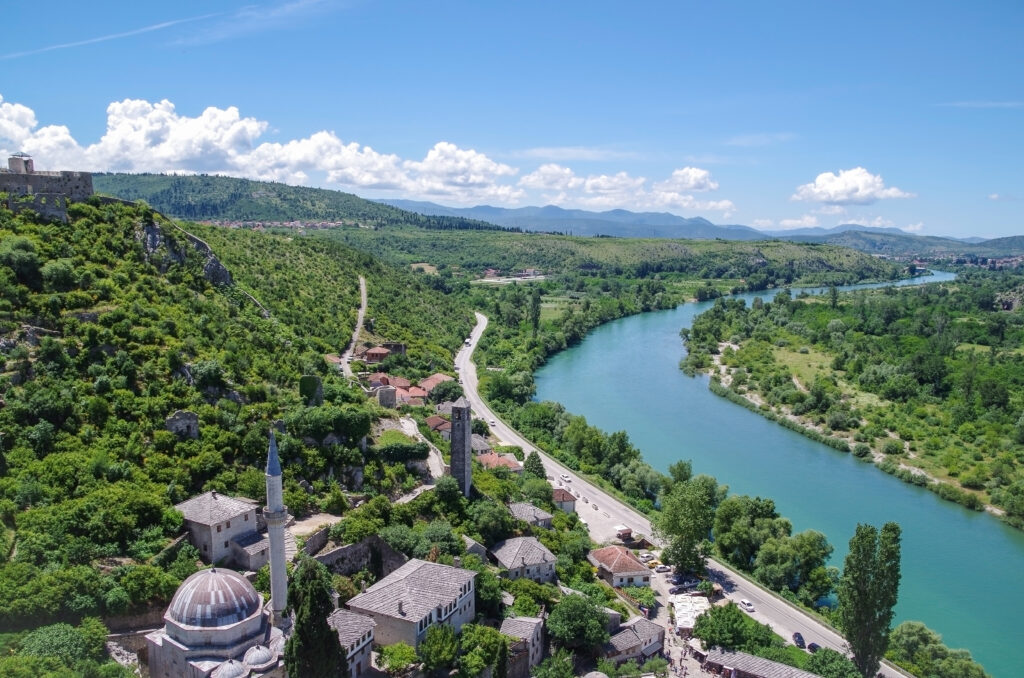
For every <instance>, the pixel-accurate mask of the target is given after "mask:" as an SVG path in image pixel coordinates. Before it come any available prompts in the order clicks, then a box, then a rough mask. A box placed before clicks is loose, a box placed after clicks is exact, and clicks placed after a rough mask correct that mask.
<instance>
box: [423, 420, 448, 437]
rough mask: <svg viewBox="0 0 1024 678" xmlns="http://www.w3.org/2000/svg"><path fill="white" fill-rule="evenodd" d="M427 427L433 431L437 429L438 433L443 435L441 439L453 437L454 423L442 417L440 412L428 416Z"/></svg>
mask: <svg viewBox="0 0 1024 678" xmlns="http://www.w3.org/2000/svg"><path fill="white" fill-rule="evenodd" d="M426 424H427V428H429V429H430V430H431V431H437V433H438V435H440V436H441V440H451V439H452V423H451V422H450V421H448V420H447V419H445V418H444V417H442V416H441V415H439V414H434V415H431V416H429V417H427V421H426Z"/></svg>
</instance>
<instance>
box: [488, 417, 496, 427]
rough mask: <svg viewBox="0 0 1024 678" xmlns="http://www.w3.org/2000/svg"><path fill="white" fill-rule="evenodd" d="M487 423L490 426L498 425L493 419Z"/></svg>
mask: <svg viewBox="0 0 1024 678" xmlns="http://www.w3.org/2000/svg"><path fill="white" fill-rule="evenodd" d="M489 423H490V425H491V426H497V425H498V422H496V421H494V420H493V419H491V421H490V422H489Z"/></svg>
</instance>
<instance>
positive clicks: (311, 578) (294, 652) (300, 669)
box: [284, 558, 349, 678]
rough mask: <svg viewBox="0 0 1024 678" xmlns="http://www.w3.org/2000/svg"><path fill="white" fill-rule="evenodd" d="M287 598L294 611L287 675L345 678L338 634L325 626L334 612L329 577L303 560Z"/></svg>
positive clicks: (317, 565) (286, 648)
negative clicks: (290, 601) (293, 626)
mask: <svg viewBox="0 0 1024 678" xmlns="http://www.w3.org/2000/svg"><path fill="white" fill-rule="evenodd" d="M288 593H289V596H290V597H291V600H292V606H293V609H294V610H295V628H294V629H293V631H292V636H291V637H290V638H289V639H288V642H287V643H286V644H285V646H284V663H285V668H286V669H287V670H288V675H289V676H302V677H303V678H348V675H349V671H348V660H347V659H346V653H345V650H344V648H342V647H341V642H340V641H339V640H338V633H337V632H336V631H335V630H334V629H332V628H331V627H330V626H328V625H327V617H328V616H329V615H330V614H331V612H333V611H334V604H333V603H332V601H331V577H330V574H329V573H328V572H327V568H326V567H324V566H323V564H321V563H320V562H319V561H316V560H314V559H313V558H304V559H303V560H302V561H301V562H300V563H299V566H298V567H297V568H296V569H295V575H294V576H293V577H292V585H291V587H290V588H289V591H288Z"/></svg>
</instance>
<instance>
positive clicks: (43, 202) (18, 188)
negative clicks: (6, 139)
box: [0, 171, 92, 221]
mask: <svg viewBox="0 0 1024 678" xmlns="http://www.w3.org/2000/svg"><path fill="white" fill-rule="evenodd" d="M0 192H3V193H8V194H9V198H8V200H7V205H6V206H7V207H8V208H9V209H11V210H13V211H15V212H17V211H20V210H23V209H32V210H35V211H36V212H38V213H39V214H40V215H42V216H43V217H45V218H47V219H60V220H61V221H67V217H68V215H67V205H68V201H69V200H73V201H75V202H84V201H86V200H88V199H89V196H91V195H92V174H90V173H88V172H31V173H20V172H2V171H0Z"/></svg>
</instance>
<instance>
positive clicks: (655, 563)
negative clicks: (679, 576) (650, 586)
mask: <svg viewBox="0 0 1024 678" xmlns="http://www.w3.org/2000/svg"><path fill="white" fill-rule="evenodd" d="M658 565H661V561H660V560H658V559H657V558H651V559H650V560H648V561H647V567H649V568H651V569H652V570H653V569H654V568H656V567H657V566H658Z"/></svg>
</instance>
